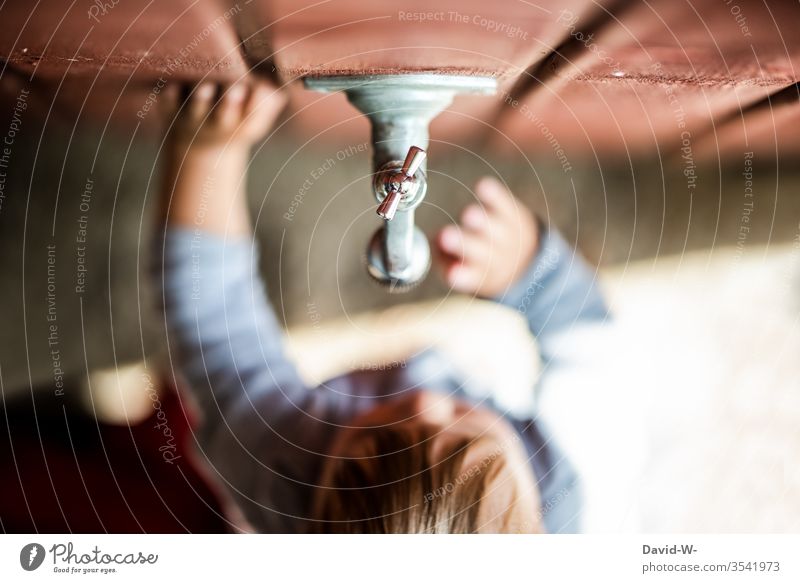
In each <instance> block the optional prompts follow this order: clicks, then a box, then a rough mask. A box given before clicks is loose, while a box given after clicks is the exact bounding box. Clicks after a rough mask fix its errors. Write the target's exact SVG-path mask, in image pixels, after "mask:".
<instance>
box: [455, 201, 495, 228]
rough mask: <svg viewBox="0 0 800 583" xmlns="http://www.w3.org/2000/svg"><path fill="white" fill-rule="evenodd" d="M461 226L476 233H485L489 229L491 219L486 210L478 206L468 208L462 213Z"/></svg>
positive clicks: (472, 205)
mask: <svg viewBox="0 0 800 583" xmlns="http://www.w3.org/2000/svg"><path fill="white" fill-rule="evenodd" d="M461 225H462V226H463V227H464V228H465V229H466V230H468V231H472V232H474V233H485V232H486V231H487V230H488V229H489V217H488V216H486V210H484V209H483V208H481V207H480V206H479V205H477V204H471V205H469V206H467V207H466V208H465V209H464V211H463V212H462V213H461Z"/></svg>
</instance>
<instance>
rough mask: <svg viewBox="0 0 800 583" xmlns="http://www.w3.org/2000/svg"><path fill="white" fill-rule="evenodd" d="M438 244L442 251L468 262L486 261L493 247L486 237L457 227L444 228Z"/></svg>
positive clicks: (448, 226) (440, 233)
mask: <svg viewBox="0 0 800 583" xmlns="http://www.w3.org/2000/svg"><path fill="white" fill-rule="evenodd" d="M437 242H438V244H439V247H440V248H441V249H442V251H444V252H445V253H447V254H449V255H452V256H453V257H458V258H461V259H463V260H464V261H467V262H483V261H486V260H487V259H488V256H489V250H490V247H491V245H490V244H489V243H488V242H487V240H486V238H485V237H483V236H480V235H476V234H474V233H469V232H465V231H463V230H461V229H459V228H458V227H456V226H455V225H447V226H446V227H444V228H443V229H442V230H441V231H440V232H439V236H438V238H437Z"/></svg>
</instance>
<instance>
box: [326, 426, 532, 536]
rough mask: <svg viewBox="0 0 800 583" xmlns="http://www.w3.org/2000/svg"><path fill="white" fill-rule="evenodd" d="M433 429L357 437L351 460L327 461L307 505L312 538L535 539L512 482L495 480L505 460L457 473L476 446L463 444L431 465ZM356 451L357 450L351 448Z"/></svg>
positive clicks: (387, 431)
mask: <svg viewBox="0 0 800 583" xmlns="http://www.w3.org/2000/svg"><path fill="white" fill-rule="evenodd" d="M435 435H436V428H432V427H425V428H423V429H422V431H421V432H420V431H419V430H411V429H410V428H407V427H382V428H377V429H365V430H363V436H362V437H361V439H360V444H361V446H363V448H364V451H365V452H366V453H365V455H363V456H362V457H359V458H358V459H346V458H330V462H329V464H328V465H327V467H326V469H325V471H324V472H323V474H324V475H323V480H322V484H321V485H320V488H319V490H318V495H317V498H316V501H315V518H316V519H317V520H318V522H317V523H316V524H317V530H318V531H319V532H334V533H372V534H380V533H449V534H464V533H477V532H540V524H539V521H538V520H537V519H536V517H535V516H520V514H522V513H521V512H520V511H519V508H518V505H517V503H516V501H517V495H518V493H517V492H516V486H515V485H514V483H513V480H510V479H505V480H502V484H501V485H500V486H499V487H497V485H496V484H495V482H496V481H500V480H497V478H498V476H500V475H501V474H503V473H504V470H505V468H506V460H505V455H504V454H503V453H502V452H500V453H499V454H495V455H492V456H490V457H486V458H484V460H483V461H482V462H481V463H479V464H475V465H472V466H470V467H464V460H465V457H466V455H467V452H468V451H469V450H470V449H471V448H473V447H475V446H476V445H477V444H478V443H480V442H481V439H485V438H478V439H476V440H469V439H463V440H459V441H458V442H456V443H454V444H452V445H451V446H450V447H448V448H447V450H446V451H444V452H442V453H441V454H440V455H439V456H438V457H439V458H440V461H438V462H436V463H435V464H433V463H432V460H431V455H430V453H431V448H432V444H433V437H435ZM359 449H361V448H359Z"/></svg>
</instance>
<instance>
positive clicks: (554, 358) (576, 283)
mask: <svg viewBox="0 0 800 583" xmlns="http://www.w3.org/2000/svg"><path fill="white" fill-rule="evenodd" d="M496 299H497V301H498V302H500V303H501V304H504V305H506V306H509V307H511V308H514V309H515V310H517V311H518V312H519V313H521V314H522V315H523V316H524V317H525V319H526V320H527V321H528V326H529V328H530V330H531V333H532V334H533V335H534V336H535V337H536V341H537V343H538V344H539V353H540V356H541V359H542V370H543V373H542V380H544V378H545V375H546V374H547V373H548V371H550V370H551V369H553V368H555V367H559V366H562V365H565V364H569V363H570V362H571V361H572V360H573V358H574V357H576V356H577V355H575V354H574V353H573V351H572V350H570V348H569V345H570V342H569V341H568V337H569V335H570V333H572V332H578V331H579V329H581V328H582V327H583V326H586V325H591V324H599V323H602V322H604V321H605V320H606V319H607V318H608V317H609V312H608V308H607V307H606V304H605V301H604V299H603V296H602V294H601V293H600V289H599V287H598V285H597V271H596V270H595V269H593V268H591V267H589V265H588V264H587V263H586V262H585V261H584V259H583V258H582V257H580V255H578V253H576V252H575V250H574V249H572V247H570V245H569V244H568V243H567V242H566V241H565V240H564V239H563V238H562V236H561V235H560V234H559V233H558V231H556V230H555V229H544V227H542V230H541V234H540V244H539V251H538V252H537V254H536V257H534V259H533V261H532V262H531V264H530V265H529V266H528V268H527V270H526V271H525V273H524V274H523V275H522V277H520V279H519V280H518V281H517V282H516V283H515V284H514V285H513V286H512V287H511V288H510V289H509V290H508V291H507V293H506V294H504V295H503V296H502V297H499V298H496ZM540 383H541V381H540Z"/></svg>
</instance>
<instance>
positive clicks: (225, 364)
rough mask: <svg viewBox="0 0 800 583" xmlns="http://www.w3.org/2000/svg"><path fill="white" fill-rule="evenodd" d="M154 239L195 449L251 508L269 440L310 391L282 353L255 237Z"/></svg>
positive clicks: (175, 235) (182, 234)
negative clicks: (199, 420) (195, 409)
mask: <svg viewBox="0 0 800 583" xmlns="http://www.w3.org/2000/svg"><path fill="white" fill-rule="evenodd" d="M159 243H161V244H160V245H156V247H157V249H156V255H155V257H156V261H155V262H154V265H153V269H154V279H155V283H156V285H157V294H158V297H159V299H160V303H161V308H162V310H163V316H164V324H165V326H166V329H167V339H168V342H169V358H170V363H171V365H172V367H173V369H178V370H179V371H180V373H181V374H182V376H183V377H184V379H185V380H186V381H187V382H188V384H189V385H190V387H191V389H192V393H193V394H194V395H195V396H196V398H197V400H198V401H199V404H200V406H201V410H202V413H203V417H204V422H203V424H202V427H201V430H200V434H199V436H200V446H201V453H202V455H204V456H205V457H206V459H208V461H209V463H210V464H211V466H212V467H213V468H214V471H215V472H216V473H217V474H218V475H219V476H221V478H222V480H223V482H226V483H227V485H228V486H229V487H230V488H231V489H232V490H233V491H234V494H235V495H236V496H237V497H238V498H239V499H240V501H241V502H242V503H245V504H246V503H247V502H253V501H256V502H257V501H258V499H259V498H261V497H262V496H260V495H259V493H258V492H257V491H255V484H257V483H258V479H259V477H258V472H259V471H262V472H263V471H273V470H272V469H271V468H269V467H265V465H266V464H264V462H263V461H262V460H263V459H264V458H265V456H267V455H269V452H268V450H265V449H264V444H265V440H266V441H269V440H273V441H278V440H280V439H281V438H282V439H284V440H287V438H286V434H287V432H288V429H287V425H288V424H290V423H291V422H292V420H293V419H295V418H296V417H297V415H296V413H297V412H298V411H301V410H302V409H303V407H304V403H305V402H306V400H307V398H308V395H309V393H310V391H308V390H307V389H306V387H305V385H304V383H303V382H302V380H301V379H300V376H299V375H298V373H297V371H296V369H295V367H294V365H293V364H292V363H291V362H290V361H289V360H288V358H287V357H286V355H285V353H284V349H283V331H282V329H281V327H280V325H279V324H278V320H277V318H276V317H275V314H274V312H273V311H272V309H271V308H270V306H269V303H268V301H267V296H266V292H265V289H264V285H263V283H262V280H261V277H260V275H259V273H258V261H257V253H256V251H255V249H254V246H255V241H254V240H251V239H249V238H233V239H230V238H228V239H225V238H223V237H220V236H216V235H213V234H210V233H207V232H204V231H201V230H192V229H186V228H175V227H169V228H168V229H167V231H166V233H165V235H164V237H163V238H162V239H161V241H159Z"/></svg>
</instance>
